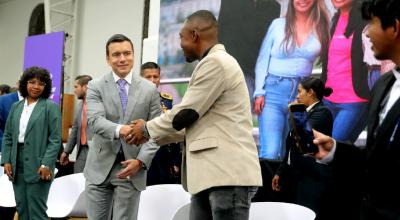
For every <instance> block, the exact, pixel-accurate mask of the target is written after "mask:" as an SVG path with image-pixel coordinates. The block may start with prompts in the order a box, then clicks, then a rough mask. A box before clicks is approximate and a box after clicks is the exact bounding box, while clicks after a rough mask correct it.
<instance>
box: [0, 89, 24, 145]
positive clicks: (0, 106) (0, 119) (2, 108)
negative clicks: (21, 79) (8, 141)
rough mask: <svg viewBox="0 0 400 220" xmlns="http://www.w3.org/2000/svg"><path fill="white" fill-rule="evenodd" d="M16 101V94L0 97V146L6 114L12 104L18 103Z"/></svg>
mask: <svg viewBox="0 0 400 220" xmlns="http://www.w3.org/2000/svg"><path fill="white" fill-rule="evenodd" d="M18 100H19V99H18V92H14V93H10V94H7V95H3V96H0V144H1V143H2V142H3V132H4V126H5V125H6V121H7V117H8V113H9V112H10V109H11V106H12V104H14V103H15V102H18ZM0 151H1V145H0Z"/></svg>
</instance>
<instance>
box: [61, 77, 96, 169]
mask: <svg viewBox="0 0 400 220" xmlns="http://www.w3.org/2000/svg"><path fill="white" fill-rule="evenodd" d="M90 80H92V77H91V76H88V75H80V76H77V77H76V78H75V85H74V93H75V95H76V97H77V98H78V99H79V100H82V102H81V103H79V107H78V111H77V112H76V114H75V119H74V125H73V126H72V130H71V134H70V135H69V138H68V143H67V145H66V146H65V148H64V151H63V152H62V154H61V157H60V163H61V165H67V163H68V162H69V159H68V156H69V154H71V153H72V151H73V150H74V148H75V145H76V148H77V149H76V160H75V164H74V173H82V172H83V169H84V168H85V163H86V157H87V154H88V152H89V149H88V147H89V143H88V142H89V141H91V140H92V137H93V131H92V130H91V129H89V127H88V126H87V111H86V91H87V88H88V83H89V81H90Z"/></svg>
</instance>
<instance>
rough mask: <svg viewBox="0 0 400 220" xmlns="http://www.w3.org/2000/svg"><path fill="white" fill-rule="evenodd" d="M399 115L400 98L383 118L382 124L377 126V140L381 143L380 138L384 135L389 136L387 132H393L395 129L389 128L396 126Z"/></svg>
mask: <svg viewBox="0 0 400 220" xmlns="http://www.w3.org/2000/svg"><path fill="white" fill-rule="evenodd" d="M399 116H400V98H399V99H397V101H396V102H395V103H394V104H393V106H392V108H391V109H390V110H389V112H388V113H387V115H386V117H385V118H384V119H383V121H382V124H381V125H380V126H379V127H378V128H377V129H378V133H377V136H376V139H377V141H376V142H378V143H379V142H380V140H379V139H380V138H381V137H382V136H387V134H392V133H393V131H392V130H389V129H390V128H394V127H395V125H396V124H397V122H398V121H399ZM390 136H391V135H390ZM384 141H386V140H384Z"/></svg>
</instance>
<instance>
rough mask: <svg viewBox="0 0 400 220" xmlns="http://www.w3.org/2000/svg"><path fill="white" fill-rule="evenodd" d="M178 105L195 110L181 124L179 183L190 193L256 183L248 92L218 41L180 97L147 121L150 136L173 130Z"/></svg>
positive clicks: (259, 182) (258, 173) (258, 177)
mask: <svg viewBox="0 0 400 220" xmlns="http://www.w3.org/2000/svg"><path fill="white" fill-rule="evenodd" d="M183 109H192V110H195V111H196V112H197V113H198V114H199V119H198V120H196V121H195V122H194V123H193V124H192V125H190V126H188V127H186V128H185V132H186V134H185V138H186V147H185V149H184V150H183V162H182V184H183V185H184V187H185V189H187V190H188V191H189V192H190V193H192V194H195V193H198V192H200V191H203V190H205V189H208V188H211V187H215V186H261V185H262V179H261V169H260V166H259V160H258V156H257V148H256V145H255V143H254V139H253V136H252V128H253V125H252V116H251V112H250V111H251V110H250V99H249V93H248V91H247V87H246V83H245V80H244V76H243V72H242V70H241V68H240V66H239V64H238V63H237V61H236V60H235V58H233V57H232V56H230V55H229V54H228V53H227V52H226V51H225V48H224V46H223V45H221V44H217V45H215V46H214V47H212V48H211V50H210V52H209V53H208V55H207V56H206V57H204V58H203V59H202V60H201V61H200V62H199V64H198V65H197V66H196V68H195V70H194V71H193V74H192V78H191V80H190V82H189V87H188V90H187V91H186V94H185V96H184V97H183V99H182V102H181V103H180V104H178V105H175V106H174V107H173V108H172V109H171V110H170V111H167V112H166V113H165V114H163V115H161V116H160V117H157V118H155V119H153V120H151V121H149V122H147V129H148V131H149V134H150V136H151V137H152V138H155V139H162V138H164V137H167V136H168V135H171V134H173V133H176V132H177V130H175V129H174V128H173V126H172V121H173V120H174V117H175V116H176V114H178V113H179V112H180V111H181V110H183Z"/></svg>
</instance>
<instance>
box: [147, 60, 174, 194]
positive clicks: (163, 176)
mask: <svg viewBox="0 0 400 220" xmlns="http://www.w3.org/2000/svg"><path fill="white" fill-rule="evenodd" d="M160 72H161V70H160V66H159V65H158V64H157V63H154V62H147V63H144V64H142V66H141V68H140V75H141V76H142V77H143V78H145V79H147V80H149V81H151V82H153V83H154V84H155V85H156V87H157V88H159V86H160ZM160 102H161V103H160V104H161V108H162V110H163V112H166V111H167V110H170V109H171V108H172V103H173V98H172V96H171V95H170V94H168V93H165V92H160ZM181 157H182V155H181V148H180V144H179V143H172V144H168V145H165V146H161V147H160V149H159V150H158V151H157V153H156V155H155V156H154V158H153V161H152V162H151V166H150V167H149V170H148V171H147V186H151V185H155V184H172V183H180V167H181Z"/></svg>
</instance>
